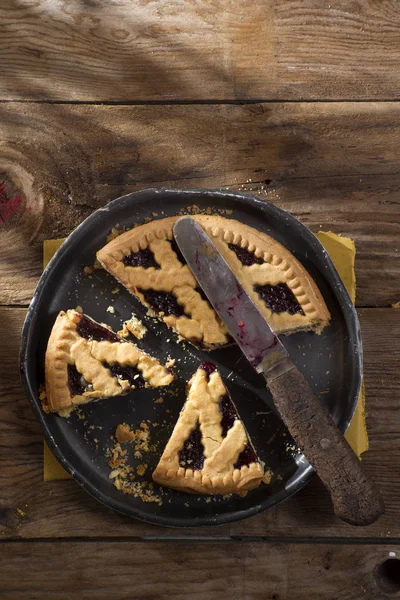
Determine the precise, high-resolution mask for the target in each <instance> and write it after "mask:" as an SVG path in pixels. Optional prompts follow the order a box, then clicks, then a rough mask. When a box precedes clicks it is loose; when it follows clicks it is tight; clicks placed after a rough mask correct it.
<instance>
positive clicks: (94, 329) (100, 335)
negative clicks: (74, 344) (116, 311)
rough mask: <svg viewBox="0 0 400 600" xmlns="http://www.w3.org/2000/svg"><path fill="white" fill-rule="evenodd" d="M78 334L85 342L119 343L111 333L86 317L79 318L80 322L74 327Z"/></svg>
mask: <svg viewBox="0 0 400 600" xmlns="http://www.w3.org/2000/svg"><path fill="white" fill-rule="evenodd" d="M76 331H77V332H78V334H79V335H80V336H81V337H83V338H86V339H87V340H96V341H97V342H104V341H108V342H120V341H121V340H120V338H119V337H118V336H117V335H116V334H115V333H114V332H113V331H110V330H109V329H107V327H103V325H100V324H99V323H96V322H95V321H92V319H89V317H87V316H86V315H82V316H81V320H80V321H79V323H78V325H77V326H76Z"/></svg>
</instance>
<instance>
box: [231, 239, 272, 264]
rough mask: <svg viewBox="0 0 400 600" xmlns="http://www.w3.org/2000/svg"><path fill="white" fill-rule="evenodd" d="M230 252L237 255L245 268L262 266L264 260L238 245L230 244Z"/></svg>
mask: <svg viewBox="0 0 400 600" xmlns="http://www.w3.org/2000/svg"><path fill="white" fill-rule="evenodd" d="M228 247H229V249H230V250H233V252H234V253H235V254H236V256H237V257H238V259H239V260H240V262H241V263H242V265H244V266H245V267H251V265H262V264H263V262H264V260H263V259H262V258H259V257H258V256H256V255H255V254H254V253H253V252H250V251H249V250H247V249H246V248H241V247H240V246H237V245H236V244H228Z"/></svg>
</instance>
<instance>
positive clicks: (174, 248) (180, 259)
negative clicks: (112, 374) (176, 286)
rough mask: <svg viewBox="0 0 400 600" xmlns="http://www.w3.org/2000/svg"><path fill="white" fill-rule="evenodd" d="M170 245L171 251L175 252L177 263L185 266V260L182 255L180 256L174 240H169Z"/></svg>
mask: <svg viewBox="0 0 400 600" xmlns="http://www.w3.org/2000/svg"><path fill="white" fill-rule="evenodd" d="M170 244H171V248H172V250H173V251H174V252H175V254H176V256H177V258H178V260H179V261H180V262H181V263H182V264H183V265H186V260H185V258H184V256H183V254H182V252H181V250H180V248H179V246H178V244H177V243H176V240H175V239H173V240H171V242H170Z"/></svg>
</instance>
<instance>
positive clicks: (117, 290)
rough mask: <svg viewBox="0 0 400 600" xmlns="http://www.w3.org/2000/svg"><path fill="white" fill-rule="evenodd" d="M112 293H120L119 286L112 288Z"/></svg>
mask: <svg viewBox="0 0 400 600" xmlns="http://www.w3.org/2000/svg"><path fill="white" fill-rule="evenodd" d="M111 293H112V294H119V287H116V288H114V289H113V290H112V292H111Z"/></svg>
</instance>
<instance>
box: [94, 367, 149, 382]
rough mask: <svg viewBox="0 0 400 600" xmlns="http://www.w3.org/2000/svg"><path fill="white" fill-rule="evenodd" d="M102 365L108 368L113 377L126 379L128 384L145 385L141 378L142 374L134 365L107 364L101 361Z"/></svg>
mask: <svg viewBox="0 0 400 600" xmlns="http://www.w3.org/2000/svg"><path fill="white" fill-rule="evenodd" d="M103 366H104V367H106V369H109V370H110V371H111V373H112V374H113V375H114V377H117V378H118V379H125V380H127V381H128V382H129V385H133V386H135V388H144V387H145V384H146V382H145V380H144V379H143V375H142V373H141V372H140V371H139V369H137V368H136V367H131V366H122V365H109V364H107V363H103Z"/></svg>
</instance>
